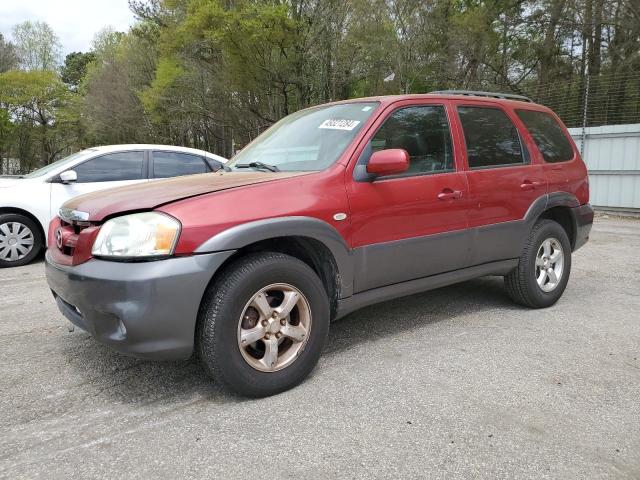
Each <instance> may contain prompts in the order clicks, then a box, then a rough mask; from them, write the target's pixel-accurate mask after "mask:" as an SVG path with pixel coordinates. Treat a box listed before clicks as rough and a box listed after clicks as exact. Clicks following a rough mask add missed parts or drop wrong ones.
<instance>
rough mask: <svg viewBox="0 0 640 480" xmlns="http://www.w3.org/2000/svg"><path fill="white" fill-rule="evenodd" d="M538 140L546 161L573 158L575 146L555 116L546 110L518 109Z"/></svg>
mask: <svg viewBox="0 0 640 480" xmlns="http://www.w3.org/2000/svg"><path fill="white" fill-rule="evenodd" d="M516 114H517V115H518V117H520V120H522V123H524V125H525V127H527V130H529V133H530V134H531V136H532V137H533V141H534V142H536V145H537V146H538V150H540V153H541V154H542V156H543V157H544V161H545V162H549V163H556V162H566V161H568V160H571V159H572V158H573V148H572V147H571V143H570V142H569V139H568V138H567V136H566V135H565V134H564V131H563V130H562V127H560V125H559V124H558V122H556V120H555V118H553V117H552V116H551V115H549V114H548V113H546V112H536V111H533V110H516Z"/></svg>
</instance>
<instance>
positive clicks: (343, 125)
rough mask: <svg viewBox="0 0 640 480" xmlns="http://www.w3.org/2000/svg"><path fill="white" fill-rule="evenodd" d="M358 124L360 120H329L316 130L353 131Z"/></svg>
mask: <svg viewBox="0 0 640 480" xmlns="http://www.w3.org/2000/svg"><path fill="white" fill-rule="evenodd" d="M359 124H360V120H346V119H341V118H330V119H328V120H325V121H324V122H322V123H321V124H320V126H319V127H318V128H328V129H330V130H353V129H354V128H356V127H357V126H358V125H359Z"/></svg>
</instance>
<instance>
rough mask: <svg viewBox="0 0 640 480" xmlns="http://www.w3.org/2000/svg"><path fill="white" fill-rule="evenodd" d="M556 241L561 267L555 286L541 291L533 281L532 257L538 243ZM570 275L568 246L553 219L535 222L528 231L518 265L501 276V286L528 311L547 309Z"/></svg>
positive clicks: (563, 231) (534, 275) (534, 263)
mask: <svg viewBox="0 0 640 480" xmlns="http://www.w3.org/2000/svg"><path fill="white" fill-rule="evenodd" d="M549 238H554V239H557V240H558V241H559V242H560V244H561V246H562V250H563V254H564V267H563V272H562V275H561V278H560V280H559V281H558V284H557V286H556V287H555V288H554V289H553V290H551V291H550V292H545V291H544V290H543V289H542V288H541V287H540V286H539V285H538V282H537V281H536V255H537V253H538V250H539V249H540V248H541V246H542V243H543V242H544V241H545V240H546V239H549ZM570 273H571V243H570V242H569V237H568V236H567V233H566V232H565V230H564V228H562V226H560V224H558V223H557V222H555V221H553V220H547V219H543V220H539V221H538V222H537V223H536V224H535V225H534V227H533V229H532V230H531V233H530V234H529V238H527V241H526V243H525V246H524V248H523V250H522V255H521V256H520V262H519V264H518V266H517V267H516V268H514V269H513V270H512V271H511V272H510V273H509V274H508V275H506V276H505V277H504V284H505V288H506V290H507V293H508V294H509V296H510V297H511V299H512V300H513V301H514V302H516V303H519V304H520V305H524V306H526V307H531V308H545V307H550V306H551V305H553V304H554V303H556V302H557V301H558V299H559V298H560V297H561V296H562V294H563V292H564V289H565V288H566V286H567V282H568V281H569V275H570Z"/></svg>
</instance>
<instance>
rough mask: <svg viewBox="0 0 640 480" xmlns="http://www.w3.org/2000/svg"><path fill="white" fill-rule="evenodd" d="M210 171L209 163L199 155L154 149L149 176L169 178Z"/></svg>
mask: <svg viewBox="0 0 640 480" xmlns="http://www.w3.org/2000/svg"><path fill="white" fill-rule="evenodd" d="M211 171H212V170H211V167H210V166H209V164H208V163H207V162H206V161H205V159H204V158H203V157H201V156H199V155H193V154H190V153H183V152H168V151H161V150H154V151H153V152H152V161H151V168H150V169H149V176H150V177H151V178H171V177H182V176H184V175H195V174H198V173H207V172H211Z"/></svg>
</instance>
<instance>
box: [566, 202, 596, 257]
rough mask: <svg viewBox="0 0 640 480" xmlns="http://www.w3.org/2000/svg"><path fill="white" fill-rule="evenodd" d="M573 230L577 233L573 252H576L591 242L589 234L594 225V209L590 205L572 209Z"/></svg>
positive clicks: (586, 204)
mask: <svg viewBox="0 0 640 480" xmlns="http://www.w3.org/2000/svg"><path fill="white" fill-rule="evenodd" d="M571 213H572V215H571V216H572V217H573V228H574V231H575V232H576V237H575V242H574V245H573V250H574V251H576V250H577V249H579V248H580V247H581V246H583V245H584V244H585V243H587V241H588V240H589V233H590V232H591V227H592V225H593V208H591V205H589V204H588V203H585V204H584V205H580V206H579V207H574V208H572V209H571Z"/></svg>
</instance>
